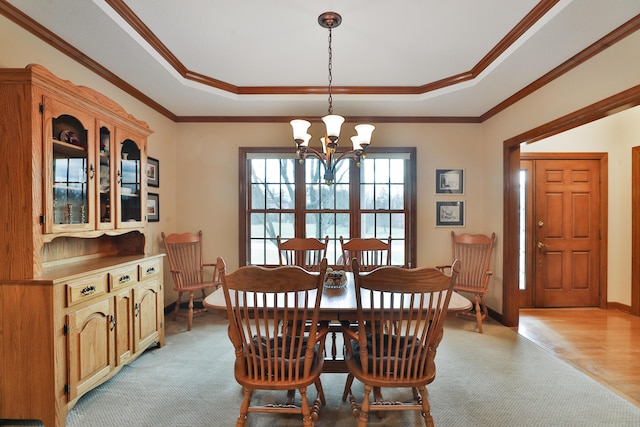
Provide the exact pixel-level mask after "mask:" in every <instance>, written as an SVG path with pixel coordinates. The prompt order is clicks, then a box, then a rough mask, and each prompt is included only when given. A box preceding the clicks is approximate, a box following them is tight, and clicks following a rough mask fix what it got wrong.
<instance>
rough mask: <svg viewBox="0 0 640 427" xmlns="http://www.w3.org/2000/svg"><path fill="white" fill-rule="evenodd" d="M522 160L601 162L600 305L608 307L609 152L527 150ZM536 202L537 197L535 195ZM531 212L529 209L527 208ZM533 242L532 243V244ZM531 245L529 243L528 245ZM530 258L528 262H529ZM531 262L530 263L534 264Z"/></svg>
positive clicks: (521, 157)
mask: <svg viewBox="0 0 640 427" xmlns="http://www.w3.org/2000/svg"><path fill="white" fill-rule="evenodd" d="M520 159H521V160H534V161H535V160H598V161H599V162H600V181H599V186H598V187H599V188H598V189H599V191H600V224H599V227H600V232H601V235H600V242H599V246H600V248H599V253H600V257H599V263H600V266H599V270H598V271H599V272H600V277H599V278H598V307H599V308H603V309H605V308H607V290H608V287H607V284H608V282H607V271H608V268H607V266H608V259H609V258H608V243H609V240H608V232H607V230H608V212H609V209H608V206H609V203H608V201H609V192H608V188H609V155H608V153H603V152H557V153H555V152H553V153H549V152H527V153H522V152H521V153H520ZM533 200H534V202H533V203H534V204H535V203H536V202H535V197H533ZM532 208H533V210H532V211H531V214H533V212H534V211H535V207H532ZM527 212H529V209H527ZM529 238H532V237H531V236H527V242H529V240H528V239H529ZM532 245H533V243H532V244H531V246H532ZM528 246H529V245H528ZM533 256H534V255H533V254H528V257H527V258H529V257H533ZM529 261H530V260H529V259H527V262H528V263H529ZM532 264H533V262H531V263H530V264H528V265H532ZM532 276H533V275H531V276H529V277H527V279H530V278H531V279H533V277H532ZM528 285H529V286H534V283H528Z"/></svg>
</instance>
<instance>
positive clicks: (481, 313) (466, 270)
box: [438, 231, 496, 333]
mask: <svg viewBox="0 0 640 427" xmlns="http://www.w3.org/2000/svg"><path fill="white" fill-rule="evenodd" d="M495 240H496V233H491V236H487V235H484V234H469V233H464V234H458V235H456V234H455V232H453V231H452V232H451V253H452V254H451V259H459V260H460V262H461V266H460V274H458V280H457V281H456V286H455V288H454V290H456V291H460V292H468V293H470V294H473V298H474V304H473V307H472V309H471V310H469V311H465V312H462V313H458V314H459V315H462V316H471V317H475V318H476V322H477V323H478V332H480V333H482V321H483V320H484V319H486V318H488V317H489V310H488V309H487V305H486V304H485V302H484V296H485V295H486V294H488V293H489V280H490V279H491V276H492V275H493V272H492V271H491V255H492V253H493V245H494V243H495ZM438 268H439V269H440V270H442V271H445V272H446V271H447V270H448V268H449V267H448V266H438Z"/></svg>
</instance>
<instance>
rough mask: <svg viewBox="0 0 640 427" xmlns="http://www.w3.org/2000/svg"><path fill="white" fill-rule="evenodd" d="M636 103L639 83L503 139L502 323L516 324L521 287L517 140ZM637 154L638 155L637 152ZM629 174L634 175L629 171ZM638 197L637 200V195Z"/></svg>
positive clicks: (639, 287) (639, 238)
mask: <svg viewBox="0 0 640 427" xmlns="http://www.w3.org/2000/svg"><path fill="white" fill-rule="evenodd" d="M637 105H640V85H638V86H634V87H633V88H631V89H627V90H625V91H623V92H620V93H617V94H615V95H613V96H610V97H608V98H605V99H604V100H602V101H598V102H596V103H594V104H591V105H589V106H587V107H584V108H582V109H580V110H577V111H574V112H573V113H570V114H567V115H565V116H562V117H560V118H558V119H556V120H553V121H550V122H547V123H545V124H543V125H541V126H538V127H536V128H533V129H530V130H528V131H526V132H524V133H521V134H519V135H516V136H514V137H512V138H509V139H507V140H505V141H504V142H503V149H502V154H503V157H502V160H503V169H502V171H503V177H502V181H503V205H502V206H503V207H502V209H503V212H502V218H503V235H504V239H503V251H502V260H503V263H502V318H501V319H500V320H501V322H502V323H503V324H504V325H506V326H510V327H517V326H518V321H519V319H520V314H519V306H520V301H519V298H520V294H519V292H520V291H519V289H518V250H519V242H518V205H519V199H518V197H519V196H518V185H519V182H518V174H519V171H520V144H522V143H528V144H530V143H533V142H535V141H539V140H541V139H544V138H548V137H550V136H553V135H557V134H559V133H561V132H565V131H567V130H570V129H573V128H576V127H578V126H582V125H584V124H587V123H590V122H592V121H595V120H598V119H601V118H603V117H606V116H608V115H611V114H614V113H616V112H620V111H623V110H625V109H628V108H632V107H635V106H637ZM636 154H637V153H636ZM637 155H638V156H640V154H637ZM634 159H635V156H634ZM639 164H640V163H639ZM638 169H640V168H638ZM636 174H637V175H638V176H639V177H640V172H636ZM632 176H635V175H634V174H633V173H632ZM638 192H640V189H638V188H636V191H635V193H638ZM635 193H634V194H635ZM637 197H638V200H640V195H638V196H637ZM638 215H640V214H638ZM634 218H635V217H634ZM636 228H637V227H635V226H634V229H633V230H632V234H633V235H634V238H633V246H634V247H633V249H632V260H631V262H632V264H633V265H638V263H640V246H639V245H640V230H636ZM606 231H607V230H606V229H605V230H604V232H605V233H606ZM634 272H635V274H632V283H631V312H632V313H634V314H640V270H638V271H635V270H634ZM601 276H602V272H601ZM604 298H605V299H606V295H604Z"/></svg>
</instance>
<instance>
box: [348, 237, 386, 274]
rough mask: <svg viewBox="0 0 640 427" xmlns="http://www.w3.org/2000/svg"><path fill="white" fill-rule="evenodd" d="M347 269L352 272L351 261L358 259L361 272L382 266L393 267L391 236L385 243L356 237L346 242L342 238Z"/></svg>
mask: <svg viewBox="0 0 640 427" xmlns="http://www.w3.org/2000/svg"><path fill="white" fill-rule="evenodd" d="M340 246H341V247H342V259H343V261H344V265H345V269H346V270H347V271H348V270H351V259H352V258H357V259H358V262H359V263H360V271H371V270H373V269H374V268H377V267H380V266H382V265H391V236H389V238H388V239H387V241H386V242H385V241H384V240H378V239H373V238H364V239H362V238H358V237H354V238H352V239H350V240H349V241H348V242H345V241H344V239H343V238H342V236H340Z"/></svg>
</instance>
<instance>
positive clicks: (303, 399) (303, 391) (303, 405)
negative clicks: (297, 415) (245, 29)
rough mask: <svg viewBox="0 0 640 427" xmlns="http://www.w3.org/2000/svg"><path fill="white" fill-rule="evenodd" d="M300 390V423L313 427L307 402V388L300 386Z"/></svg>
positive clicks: (305, 426)
mask: <svg viewBox="0 0 640 427" xmlns="http://www.w3.org/2000/svg"><path fill="white" fill-rule="evenodd" d="M299 391H300V411H301V412H302V425H303V426H304V427H313V418H311V408H310V407H309V402H307V388H306V387H301V388H300V389H299Z"/></svg>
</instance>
